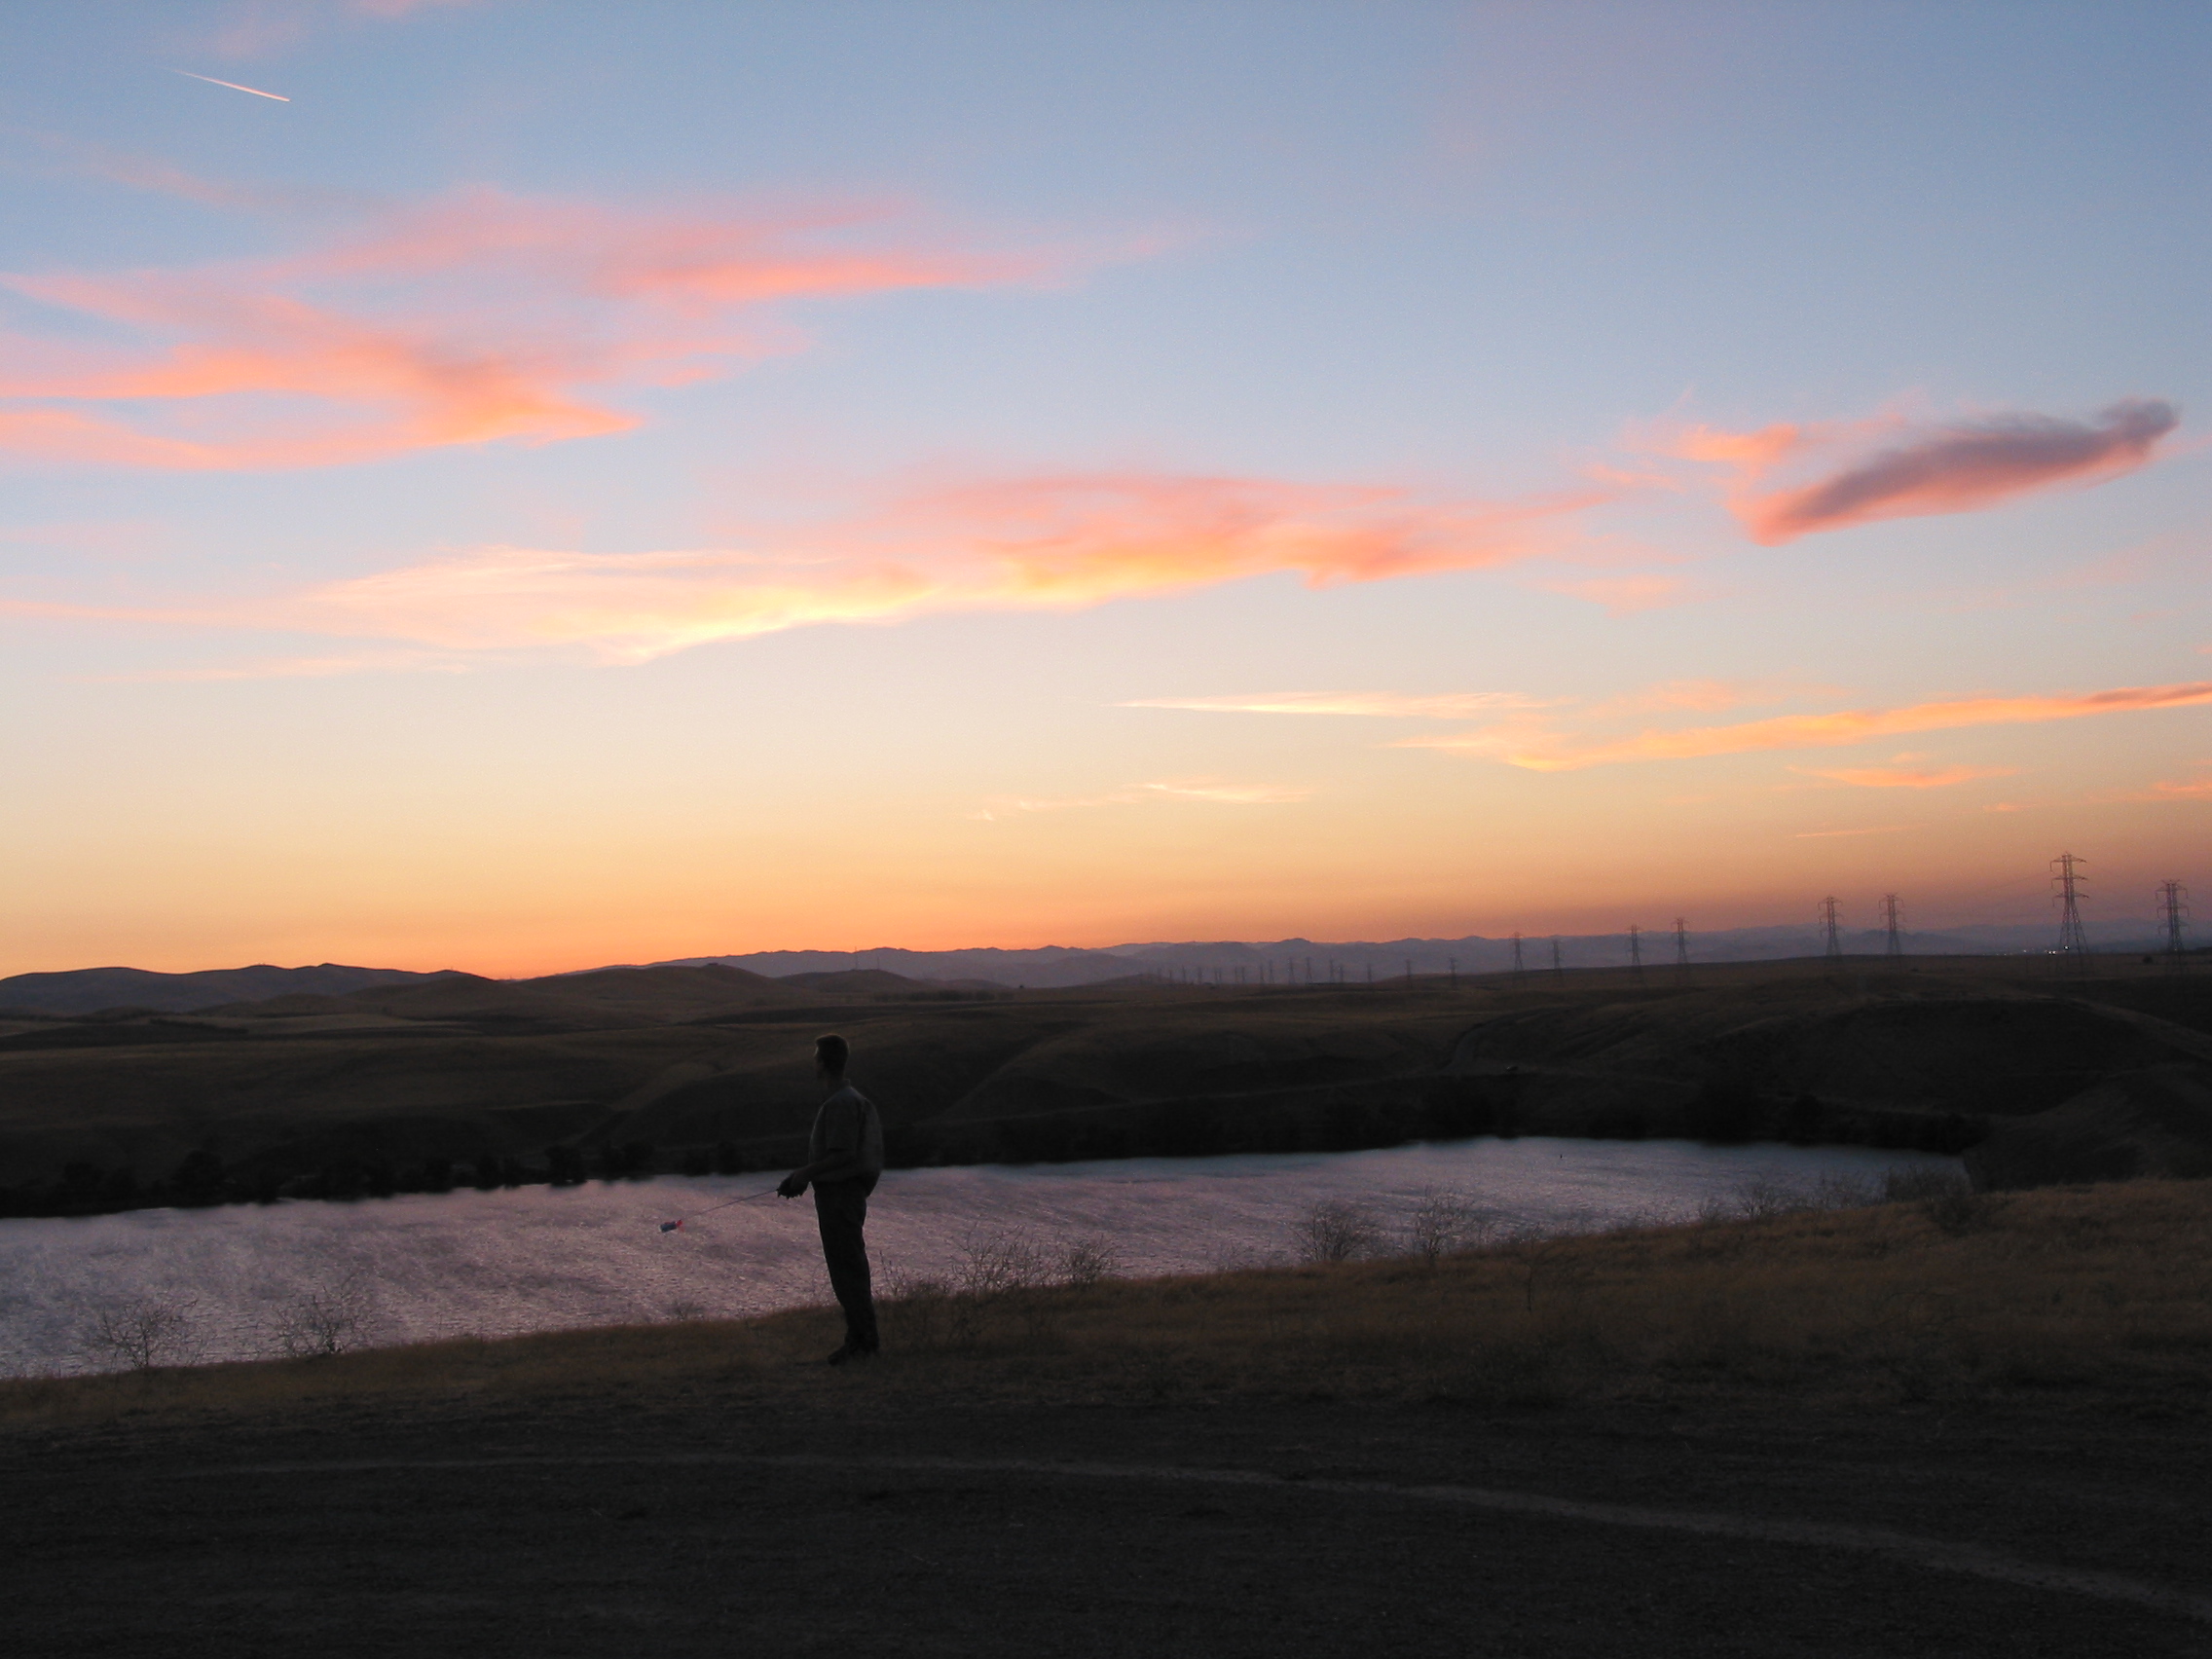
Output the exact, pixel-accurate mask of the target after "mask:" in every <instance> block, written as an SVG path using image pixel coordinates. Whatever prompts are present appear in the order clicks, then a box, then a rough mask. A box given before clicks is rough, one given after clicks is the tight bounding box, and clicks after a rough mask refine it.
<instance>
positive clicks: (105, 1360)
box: [77, 1296, 200, 1371]
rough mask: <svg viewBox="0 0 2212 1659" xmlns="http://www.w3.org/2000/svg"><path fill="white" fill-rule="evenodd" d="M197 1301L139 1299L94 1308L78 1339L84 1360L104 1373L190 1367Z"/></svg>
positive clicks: (187, 1298) (182, 1297) (194, 1350)
mask: <svg viewBox="0 0 2212 1659" xmlns="http://www.w3.org/2000/svg"><path fill="white" fill-rule="evenodd" d="M199 1305H200V1298H198V1297H197V1296H180V1297H173V1298H169V1299H166V1300H164V1299H163V1298H160V1297H153V1296H141V1297H134V1298H132V1299H131V1300H130V1301H129V1302H111V1303H106V1304H103V1305H102V1306H100V1307H97V1308H95V1309H92V1316H91V1317H90V1318H89V1319H88V1320H87V1321H86V1323H85V1327H84V1330H83V1331H82V1332H81V1333H80V1334H79V1336H78V1339H77V1346H78V1349H79V1351H80V1352H81V1353H82V1354H83V1355H84V1357H85V1358H86V1359H87V1360H89V1361H91V1362H92V1364H93V1365H95V1366H98V1367H100V1368H102V1369H103V1370H112V1369H129V1370H131V1371H153V1370H156V1369H158V1368H160V1367H162V1366H165V1365H184V1364H187V1363H189V1362H190V1360H191V1358H192V1356H193V1354H194V1353H195V1352H196V1351H197V1347H198V1345H197V1343H196V1341H195V1339H194V1334H193V1329H192V1310H193V1309H195V1308H197V1307H198V1306H199Z"/></svg>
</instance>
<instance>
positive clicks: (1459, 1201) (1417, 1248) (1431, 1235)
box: [1406, 1188, 1497, 1268]
mask: <svg viewBox="0 0 2212 1659" xmlns="http://www.w3.org/2000/svg"><path fill="white" fill-rule="evenodd" d="M1496 1228H1497V1223H1496V1220H1495V1218H1494V1217H1493V1216H1492V1215H1491V1214H1490V1213H1489V1212H1488V1211H1487V1210H1484V1209H1483V1208H1481V1207H1480V1206H1479V1205H1477V1204H1476V1203H1475V1202H1474V1201H1473V1200H1472V1199H1470V1198H1464V1197H1462V1196H1461V1195H1460V1194H1457V1193H1446V1192H1439V1191H1437V1190H1435V1189H1433V1188H1432V1189H1430V1190H1429V1191H1427V1192H1425V1193H1422V1194H1421V1195H1420V1197H1419V1198H1418V1199H1417V1200H1416V1201H1415V1203H1414V1208H1413V1213H1412V1214H1411V1215H1409V1216H1408V1217H1407V1218H1406V1253H1407V1254H1408V1255H1412V1256H1418V1257H1419V1258H1420V1259H1421V1261H1422V1262H1424V1263H1426V1264H1427V1265H1428V1266H1429V1267H1432V1268H1433V1267H1435V1266H1436V1264H1437V1262H1438V1261H1439V1260H1440V1259H1441V1258H1443V1257H1445V1256H1449V1255H1452V1254H1454V1253H1455V1252H1456V1251H1460V1250H1473V1249H1477V1248H1479V1247H1480V1246H1481V1245H1483V1244H1485V1243H1487V1242H1488V1241H1489V1239H1490V1237H1491V1235H1493V1233H1494V1232H1495V1231H1496Z"/></svg>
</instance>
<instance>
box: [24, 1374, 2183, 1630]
mask: <svg viewBox="0 0 2212 1659" xmlns="http://www.w3.org/2000/svg"><path fill="white" fill-rule="evenodd" d="M821 1383H822V1389H823V1397H822V1398H821V1399H820V1400H818V1401H815V1402H812V1403H810V1404H807V1405H803V1406H792V1407H786V1408H780V1409H774V1410H767V1409H762V1408H760V1407H758V1406H751V1407H743V1406H741V1407H736V1408H734V1409H733V1408H732V1407H731V1406H730V1405H727V1404H725V1403H723V1402H720V1401H718V1400H716V1399H714V1398H713V1397H712V1396H711V1395H709V1396H703V1397H702V1396H695V1397H692V1398H688V1399H682V1400H633V1401H627V1402H623V1403H622V1404H620V1405H619V1406H616V1405H611V1404H610V1403H608V1402H605V1401H595V1400H580V1399H579V1400H565V1401H547V1402H541V1403H537V1404H534V1405H532V1406H531V1407H529V1408H527V1409H518V1408H515V1407H512V1406H508V1407H504V1408H496V1407H490V1406H484V1407H478V1408H474V1409H467V1408H461V1409H455V1410H452V1411H450V1412H447V1413H444V1414H441V1415H439V1416H437V1417H435V1418H424V1417H423V1416H421V1415H418V1414H415V1413H405V1414H400V1413H388V1412H360V1413H345V1414H313V1415H308V1416H302V1417H297V1418H290V1419H275V1420H268V1421H259V1422H232V1423H223V1424H205V1425H199V1426H193V1427H189V1428H187V1427H173V1426H172V1427H162V1428H153V1427H138V1428H133V1427H130V1426H129V1425H121V1424H119V1425H116V1426H113V1427H109V1428H106V1429H103V1430H100V1431H97V1432H92V1431H77V1432H70V1433H60V1434H54V1435H51V1436H46V1437H41V1438H36V1439H28V1440H18V1441H17V1442H16V1443H15V1444H13V1445H11V1446H10V1447H9V1449H8V1455H7V1457H6V1463H5V1479H6V1481H7V1483H8V1491H9V1493H10V1496H11V1501H10V1503H9V1505H8V1508H7V1512H6V1518H5V1522H4V1523H0V1525H4V1527H5V1533H4V1535H5V1540H6V1541H5V1547H6V1550H7V1554H8V1560H9V1562H10V1564H11V1577H12V1578H14V1580H15V1582H16V1589H15V1591H14V1592H13V1593H12V1594H11V1597H10V1607H9V1625H10V1627H11V1639H10V1640H11V1645H13V1646H14V1647H15V1650H16V1651H18V1652H22V1653H26V1654H28V1653H37V1654H48V1655H57V1656H58V1655H69V1654H88V1655H89V1654H95V1653H97V1654H102V1655H124V1654H149V1655H151V1654H161V1655H197V1654H224V1655H233V1654H262V1653H268V1654H272V1655H275V1654H286V1655H290V1654H296V1653H299V1652H302V1651H309V1652H314V1653H318V1654H328V1655H337V1654H380V1655H381V1654H389V1653H397V1652H411V1651H412V1652H425V1651H426V1652H454V1653H462V1652H465V1653H473V1654H481V1655H486V1656H503V1655H509V1654H513V1655H549V1656H558V1655H568V1654H577V1655H583V1654H594V1655H596V1654H606V1653H637V1654H645V1653H651V1654H663V1655H685V1654H708V1653H712V1654H726V1653H747V1652H761V1653H770V1652H777V1653H794V1654H804V1653H835V1652H849V1651H856V1650H861V1651H875V1652H885V1653H903V1654H937V1653H942V1654H1002V1653H1003V1654H1040V1653H1043V1654H1063V1653H1065V1654H1087V1653H1111V1654H1134V1653H1206V1654H1222V1655H1247V1654H1248V1655H1254V1656H1260V1655H1272V1654H1283V1653H1332V1652H1340V1651H1345V1650H1347V1649H1353V1648H1364V1647H1369V1646H1372V1647H1375V1648H1377V1649H1378V1650H1381V1651H1388V1652H1399V1653H1439V1654H1443V1653H1453V1654H1501V1655H1503V1654H1512V1655H1522V1654H1526V1655H1553V1656H1583V1655H1589V1656H1592V1659H1599V1656H1603V1659H1629V1656H1632V1655H1634V1656H1647V1655H1651V1654H1676V1653H1679V1654H1714V1655H1722V1654H1744V1655H1760V1656H1764V1659H1771V1656H1775V1655H1798V1654H1803V1655H1815V1654H1818V1655H1838V1656H1840V1655H1853V1656H1857V1655H1867V1656H1873V1655H1884V1656H1888V1655H1898V1654H1913V1655H1922V1656H1934V1655H1954V1654H1955V1655H1962V1656H1963V1655H1990V1656H1992V1659H1996V1656H1999V1655H2003V1656H2006V1659H2010V1656H2012V1655H2017V1654H2023V1653H2035V1654H2065V1655H2094V1654H2113V1655H2135V1656H2142V1659H2148V1656H2152V1655H2177V1656H2178V1655H2185V1654H2186V1655H2201V1654H2202V1653H2204V1652H2205V1651H2206V1650H2207V1645H2208V1643H2212V1572H2208V1571H2207V1566H2206V1564H2207V1561H2208V1560H2212V1548H2208V1546H2212V1535H2208V1531H2207V1528H2206V1525H2205V1493H2206V1491H2207V1483H2208V1481H2212V1460H2208V1459H2207V1457H2206V1456H2205V1453H2206V1445H2205V1436H2204V1434H2203V1429H2202V1424H2201V1419H2199V1420H2197V1421H2194V1422H2192V1423H2191V1424H2190V1425H2189V1426H2188V1428H2187V1429H2177V1427H2176V1426H2175V1425H2174V1424H2173V1423H2171V1422H2162V1423H2158V1422H2145V1421H2137V1420H2128V1419H2122V1420H2119V1421H2111V1422H2105V1421H2094V1420H2083V1419H2078V1418H2070V1417H2068V1416H2066V1415H2064V1414H2055V1415H2054V1414H2047V1413H2045V1414H2037V1413H2020V1412H1996V1413H1990V1414H1986V1415H1984V1414H1972V1415H1970V1416H1969V1417H1968V1418H1967V1419H1965V1420H1961V1419H1959V1418H1958V1417H1957V1416H1955V1415H1953V1414H1949V1413H1946V1412H1943V1411H1941V1410H1938V1409H1934V1408H1928V1407H1919V1408H1912V1409H1908V1410H1904V1411H1895V1412H1887V1413H1879V1414H1873V1415H1863V1416H1862V1415H1842V1416H1823V1417H1814V1418H1806V1417H1804V1416H1801V1415H1799V1414H1796V1413H1787V1414H1766V1415H1763V1416H1760V1417H1755V1418H1751V1419H1747V1418H1745V1417H1744V1416H1743V1415H1742V1414H1741V1413H1739V1412H1736V1411H1728V1412H1717V1413H1716V1412H1713V1411H1698V1410H1675V1409H1669V1408H1666V1407H1663V1406H1647V1407H1642V1408H1637V1409H1624V1408H1621V1407H1618V1406H1614V1407H1608V1408H1606V1409H1604V1410H1602V1411H1589V1410H1570V1411H1566V1412H1544V1413H1536V1412H1520V1413H1509V1414H1503V1415H1497V1414H1485V1413H1472V1412H1468V1411H1464V1410H1457V1409H1453V1408H1449V1407H1441V1406H1429V1407H1419V1406H1374V1405H1343V1404H1339V1405H1318V1404H1308V1405H1289V1404H1278V1405H1272V1406H1266V1407H1248V1406H1247V1407H1236V1408H1226V1407H1224V1408H1215V1409H1212V1410H1202V1409H1190V1408H1166V1409H1159V1410H1146V1409H1138V1408H1132V1407H1127V1406H1120V1407H1088V1408H1086V1407H1058V1408H1009V1409H999V1410H977V1409H975V1408H972V1407H963V1406H961V1405H959V1404H958V1403H956V1402H950V1401H947V1402H944V1403H943V1404H941V1405H939V1406H936V1407H931V1408H926V1409H916V1408H914V1407H911V1406H907V1407H904V1408H902V1409H896V1410H891V1411H885V1410H883V1409H881V1408H880V1407H879V1406H878V1405H877V1403H876V1402H875V1401H873V1400H872V1399H871V1398H870V1394H869V1383H868V1380H867V1379H866V1378H855V1379H846V1378H841V1377H839V1378H832V1377H830V1375H829V1374H827V1373H825V1374H824V1376H823V1378H822V1379H821ZM1071 1465H1082V1467H1080V1468H1077V1467H1071ZM1440 1485H1448V1486H1452V1487H1460V1488H1469V1489H1477V1491H1478V1492H1479V1493H1486V1494H1514V1495H1516V1496H1521V1497H1529V1498H1559V1499H1567V1500H1571V1501H1572V1502H1575V1503H1584V1504H1596V1505H1606V1506H1626V1507H1631V1508H1634V1509H1636V1510H1638V1511H1641V1512H1646V1514H1647V1518H1648V1519H1649V1520H1655V1521H1656V1522H1657V1523H1658V1524H1646V1519H1644V1518H1640V1519H1637V1520H1635V1521H1633V1522H1632V1523H1631V1524H1622V1523H1621V1522H1620V1521H1618V1520H1613V1519H1604V1518H1592V1517H1591V1516H1589V1515H1587V1514H1575V1513H1550V1514H1547V1513H1541V1512H1530V1510H1528V1509H1524V1508H1518V1507H1498V1506H1495V1505H1493V1503H1491V1502H1486V1501H1479V1500H1478V1501H1464V1500H1457V1499H1455V1497H1454V1496H1453V1495H1452V1494H1451V1493H1439V1492H1437V1491H1436V1490H1435V1489H1437V1488H1438V1487H1439V1486H1440ZM1721 1518H1724V1519H1721ZM1808 1525H1810V1526H1812V1527H1814V1528H1818V1529H1826V1530H1828V1534H1827V1535H1825V1536H1821V1535H1816V1536H1815V1537H1814V1538H1813V1539H1812V1540H1811V1541H1804V1540H1803V1538H1802V1535H1800V1538H1799V1539H1798V1540H1797V1541H1791V1540H1790V1539H1789V1538H1788V1534H1787V1533H1785V1535H1784V1536H1783V1537H1780V1538H1761V1537H1760V1536H1759V1535H1758V1533H1759V1532H1760V1531H1761V1530H1763V1529H1765V1528H1769V1527H1775V1528H1783V1529H1788V1528H1804V1527H1806V1526H1808ZM1708 1528H1711V1529H1712V1530H1707V1529H1708ZM1855 1531H1856V1532H1858V1533H1860V1534H1861V1539H1860V1541H1854V1540H1853V1538H1852V1536H1851V1534H1852V1533H1853V1532H1855ZM1916 1558H1917V1559H1916ZM1961 1563H1965V1564H1967V1565H1969V1566H1971V1567H1975V1568H1977V1570H1961V1569H1960V1564H1961ZM2043 1574H2047V1575H2048V1579H2049V1581H2048V1582H2046V1583H2043V1584H2038V1583H2037V1582H2035V1580H2036V1579H2037V1578H2038V1577H2039V1576H2041V1575H2043ZM2189 1597H2194V1598H2195V1600H2194V1602H2187V1601H2185V1598H2189ZM2161 1602H2162V1603H2163V1604H2161Z"/></svg>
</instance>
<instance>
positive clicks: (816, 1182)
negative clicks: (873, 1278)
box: [776, 1036, 883, 1365]
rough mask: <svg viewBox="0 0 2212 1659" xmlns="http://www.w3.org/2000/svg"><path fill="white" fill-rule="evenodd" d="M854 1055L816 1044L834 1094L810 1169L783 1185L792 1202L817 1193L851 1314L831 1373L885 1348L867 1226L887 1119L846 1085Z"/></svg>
mask: <svg viewBox="0 0 2212 1659" xmlns="http://www.w3.org/2000/svg"><path fill="white" fill-rule="evenodd" d="M851 1052H852V1051H851V1049H850V1048H849V1047H848V1046H847V1045H846V1042H845V1040H844V1039H843V1038H842V1037H837V1036H830V1037H820V1038H817V1039H815V1044H814V1074H815V1076H817V1077H819V1078H820V1079H821V1080H822V1081H823V1082H824V1083H825V1084H827V1085H829V1086H830V1098H829V1099H827V1100H825V1101H823V1102H822V1106H821V1109H820V1110H819V1111H817V1112H816V1113H815V1114H814V1128H813V1131H812V1132H811V1133H810V1134H808V1136H807V1138H806V1161H805V1162H804V1163H803V1164H801V1165H800V1166H799V1167H798V1168H796V1169H794V1170H793V1171H792V1172H791V1173H790V1174H789V1175H786V1176H785V1177H784V1178H783V1180H782V1181H780V1182H778V1183H777V1185H776V1191H777V1192H779V1193H781V1194H783V1196H784V1197H785V1198H797V1197H798V1196H799V1194H801V1193H803V1192H805V1191H806V1189H807V1188H808V1186H809V1185H811V1186H812V1187H813V1188H814V1220H815V1225H816V1226H818V1227H819V1228H820V1229H821V1230H822V1260H823V1263H824V1264H825V1265H826V1266H827V1267H828V1268H829V1270H830V1289H831V1290H832V1291H834V1292H835V1293H836V1296H837V1306H838V1307H839V1308H842V1309H844V1310H845V1342H844V1346H842V1347H840V1348H838V1349H837V1351H836V1352H835V1353H833V1354H831V1355H830V1364H831V1365H842V1364H844V1363H845V1362H846V1361H847V1360H849V1359H866V1358H867V1357H868V1356H869V1355H870V1354H872V1353H874V1352H875V1350H876V1346H877V1345H876V1336H875V1297H874V1295H873V1290H872V1286H871V1285H870V1283H869V1280H868V1271H867V1242H866V1239H865V1238H864V1237H863V1236H862V1229H863V1228H865V1227H866V1225H867V1196H868V1194H870V1193H872V1192H874V1191H875V1183H876V1178H877V1177H878V1176H880V1175H881V1174H882V1173H883V1119H882V1116H881V1115H880V1114H879V1113H878V1112H877V1111H876V1109H875V1102H874V1101H872V1100H870V1099H869V1098H868V1097H867V1096H866V1095H865V1094H863V1093H862V1092H861V1091H860V1090H859V1089H857V1088H854V1087H853V1086H852V1085H851V1084H849V1083H847V1082H846V1081H845V1062H846V1060H847V1059H848V1058H849V1057H850V1055H851Z"/></svg>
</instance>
